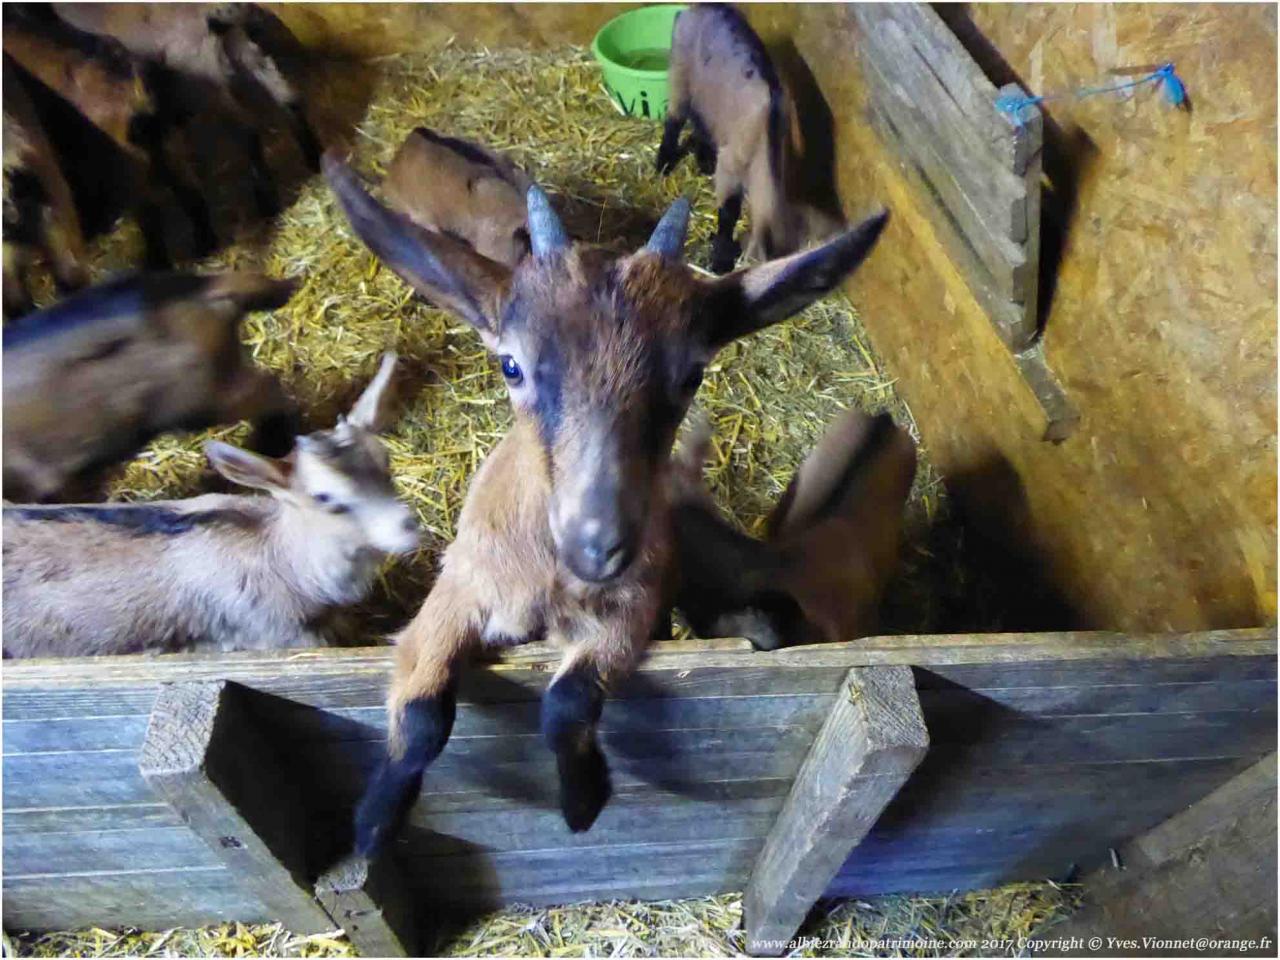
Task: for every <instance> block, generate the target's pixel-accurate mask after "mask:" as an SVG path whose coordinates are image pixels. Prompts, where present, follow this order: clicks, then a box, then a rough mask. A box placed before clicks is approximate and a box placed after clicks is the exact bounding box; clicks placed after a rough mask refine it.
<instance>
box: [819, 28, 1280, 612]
mask: <svg viewBox="0 0 1280 960" xmlns="http://www.w3.org/2000/svg"><path fill="white" fill-rule="evenodd" d="M945 15H946V16H947V18H948V19H949V20H951V21H952V22H953V23H955V25H956V26H957V27H958V28H960V29H961V30H963V28H964V27H965V26H966V25H971V33H972V36H970V37H967V38H966V39H967V41H968V42H969V43H970V44H971V45H972V46H973V48H974V49H976V50H978V51H979V52H980V53H981V52H983V49H984V45H985V49H986V53H987V54H988V55H987V56H985V57H984V58H983V59H985V60H986V61H987V62H985V63H984V66H987V67H988V72H989V74H991V75H992V79H993V80H994V81H995V82H996V83H1003V82H1007V81H1009V80H1020V81H1021V82H1022V83H1023V84H1024V86H1026V87H1027V88H1028V89H1029V90H1030V91H1032V92H1033V93H1039V92H1045V91H1053V90H1056V89H1067V88H1071V87H1075V86H1079V85H1083V84H1091V83H1094V82H1095V81H1097V79H1098V78H1100V77H1101V78H1104V81H1105V80H1106V79H1107V78H1108V72H1109V71H1111V70H1114V69H1123V68H1129V67H1137V66H1146V65H1158V64H1159V63H1162V62H1164V61H1165V60H1169V59H1173V60H1175V61H1176V63H1177V68H1178V72H1179V74H1180V75H1181V76H1182V77H1183V78H1184V80H1185V81H1186V83H1187V87H1188V89H1189V91H1190V94H1191V97H1192V101H1193V105H1194V109H1193V110H1192V111H1191V112H1190V113H1187V112H1183V111H1178V110H1174V109H1172V108H1170V107H1169V106H1168V105H1167V104H1165V103H1164V102H1163V100H1162V98H1161V96H1160V94H1159V93H1158V92H1157V91H1155V90H1154V89H1147V90H1144V91H1143V92H1141V93H1140V94H1139V95H1137V96H1135V97H1133V98H1131V99H1127V100H1126V99H1122V98H1117V97H1112V96H1106V97H1097V98H1093V99H1090V100H1085V101H1080V102H1075V103H1070V102H1068V103H1054V102H1051V103H1049V104H1047V105H1046V113H1047V116H1048V119H1049V121H1051V125H1052V127H1053V129H1052V131H1051V132H1048V133H1046V141H1048V142H1047V145H1046V157H1045V169H1046V171H1047V173H1048V174H1049V176H1050V177H1051V178H1054V177H1055V176H1056V179H1057V183H1056V184H1055V186H1056V187H1057V188H1058V191H1059V196H1061V195H1062V193H1063V192H1064V190H1065V192H1066V193H1068V194H1071V193H1074V199H1075V204H1074V211H1072V213H1071V218H1070V222H1069V225H1068V229H1067V230H1066V234H1065V242H1064V244H1063V247H1062V255H1061V262H1060V268H1059V269H1058V270H1057V271H1055V274H1054V275H1053V276H1052V277H1051V282H1050V287H1051V293H1050V291H1046V300H1047V301H1048V309H1047V312H1046V314H1045V321H1044V330H1045V332H1044V350H1045V355H1046V357H1047V359H1048V362H1049V365H1050V366H1051V367H1052V369H1053V370H1054V372H1055V373H1056V374H1057V375H1058V376H1059V378H1060V379H1061V380H1062V382H1063V386H1064V387H1065V389H1066V391H1067V393H1068V395H1069V396H1070V397H1071V399H1072V401H1073V402H1074V403H1075V404H1076V405H1077V406H1078V407H1079V408H1080V412H1081V416H1082V422H1081V427H1080V429H1079V431H1078V432H1077V433H1076V435H1075V436H1073V437H1071V438H1070V439H1069V440H1067V441H1066V442H1065V443H1063V444H1061V445H1059V446H1054V445H1051V444H1046V443H1043V442H1042V441H1041V440H1040V438H1039V435H1038V433H1037V430H1036V426H1035V425H1036V423H1037V420H1036V411H1035V408H1034V405H1033V403H1032V401H1031V400H1030V398H1029V396H1028V395H1027V394H1026V389H1025V387H1024V386H1023V385H1022V383H1021V382H1020V380H1019V378H1018V376H1017V373H1016V370H1015V368H1014V366H1013V362H1012V360H1011V359H1010V358H1009V356H1008V355H1007V353H1006V352H1005V351H1004V349H1003V347H1002V346H1001V345H1000V343H999V341H998V339H997V338H996V337H995V335H994V333H993V332H992V331H991V330H990V329H989V322H988V320H987V318H986V317H985V315H984V314H983V313H982V311H981V309H980V308H979V306H978V305H977V304H976V303H975V302H974V300H973V298H972V296H971V295H970V294H969V293H968V291H967V290H966V289H965V288H964V285H963V283H962V282H961V281H960V278H959V276H958V275H957V273H956V271H955V269H954V268H953V267H952V266H951V265H950V264H949V262H948V259H947V257H946V255H945V253H944V252H943V251H942V249H941V247H940V245H939V242H938V238H937V237H936V236H935V234H934V232H933V230H932V229H931V227H930V225H929V222H928V219H927V217H925V216H923V211H924V210H925V207H924V204H926V203H927V202H928V200H927V198H925V197H922V196H920V195H919V194H918V192H917V191H914V190H912V189H911V188H910V187H909V186H908V185H907V180H906V178H905V177H904V175H903V172H902V171H901V170H900V169H898V168H897V167H896V161H895V160H894V159H893V158H892V156H891V155H890V154H889V153H888V152H887V151H886V150H885V148H884V146H883V145H882V144H881V143H880V142H879V140H878V139H877V138H876V136H875V134H874V133H872V132H871V130H870V129H869V127H868V125H867V123H866V120H865V116H866V113H865V110H866V103H865V88H864V84H863V81H862V77H861V72H860V66H859V57H858V53H857V51H858V44H859V35H858V31H857V28H856V25H855V24H854V22H853V16H852V14H851V13H850V12H849V11H848V10H847V9H843V8H841V7H839V6H834V5H832V6H828V5H815V6H810V7H806V8H804V9H803V11H802V12H801V15H800V22H799V24H798V26H797V29H796V34H795V38H794V39H795V43H796V45H797V47H798V49H799V50H800V53H801V55H802V56H803V57H804V59H805V60H806V62H807V63H808V64H809V67H810V69H811V70H812V71H813V73H814V75H815V77H816V79H817V82H818V84H819V86H820V87H821V89H822V91H823V93H824V95H825V96H826V98H827V101H828V103H829V104H830V105H831V109H832V112H833V115H834V118H835V123H836V128H837V129H836V136H837V166H838V169H837V181H838V183H839V186H840V188H841V193H842V197H843V200H844V204H845V207H846V209H847V210H849V211H851V212H853V213H859V212H862V211H864V210H866V209H868V208H870V207H873V206H874V205H875V204H877V203H884V204H886V205H888V206H890V207H891V208H892V210H893V213H894V220H893V222H892V223H891V225H890V227H889V230H888V232H887V234H886V235H885V236H884V238H883V239H882V241H881V243H880V245H879V247H878V248H877V250H876V253H875V255H874V256H873V257H872V258H871V259H870V260H869V261H868V263H867V264H866V265H865V266H864V268H863V269H862V270H861V271H860V273H859V274H858V276H857V278H856V279H855V282H854V283H853V284H852V287H851V289H852V292H853V294H854V296H855V300H856V302H857V303H858V305H859V306H860V307H861V308H862V310H863V311H864V314H865V318H866V323H867V327H868V329H869V331H870V333H871V336H872V338H873V340H874V342H875V344H876V346H877V347H878V348H879V349H880V350H881V351H882V353H883V354H884V355H885V358H886V360H887V362H888V365H889V366H890V368H891V369H892V370H893V371H894V373H895V374H896V375H897V376H898V378H899V379H898V388H899V389H900V391H901V392H902V393H903V394H904V395H905V397H906V399H907V401H908V402H909V403H910V405H911V407H912V410H913V412H914V413H915V416H916V419H917V421H918V423H919V424H920V427H921V430H922V433H923V436H924V440H925V443H926V445H927V447H928V448H929V452H930V454H931V457H932V460H933V462H934V463H935V464H937V465H938V466H939V467H940V469H941V470H942V471H943V472H944V474H946V475H947V476H948V480H949V482H950V484H951V486H952V489H953V492H955V493H956V494H957V496H958V498H959V500H960V502H961V504H962V506H963V507H964V509H965V510H966V512H967V514H968V517H969V519H970V521H971V522H972V523H973V524H974V525H975V526H977V527H985V528H986V530H985V531H984V532H985V533H986V534H987V535H989V536H990V537H992V538H993V539H995V540H996V541H1000V542H1004V543H1006V544H1007V545H1008V547H1009V549H1010V550H1011V551H1013V552H1016V553H1023V554H1026V555H1027V556H1034V557H1035V558H1036V559H1037V562H1038V566H1039V567H1040V568H1041V569H1040V570H1039V574H1040V575H1042V576H1043V577H1044V578H1045V579H1046V580H1047V581H1049V582H1050V585H1051V588H1052V591H1053V592H1054V593H1055V594H1056V595H1057V596H1059V597H1061V599H1062V600H1063V602H1064V603H1063V605H1064V609H1065V610H1067V611H1069V614H1066V615H1065V616H1068V617H1069V618H1070V619H1071V620H1073V621H1074V622H1075V623H1077V624H1081V625H1084V624H1087V625H1092V626H1107V627H1115V628H1123V629H1138V628H1142V629H1174V628H1177V629H1193V628H1204V627H1217V626H1227V625H1244V624H1251V623H1264V622H1274V619H1275V615H1276V593H1275V576H1276V569H1275V536H1276V512H1275V484H1276V460H1275V456H1276V455H1275V437H1276V424H1275V409H1276V407H1275V404H1276V390H1275V387H1276V381H1275V376H1276V346H1275V333H1276V297H1275V289H1276V240H1275V223H1276V191H1275V177H1276V158H1275V141H1276V120H1275V85H1276V83H1275V81H1276V38H1275V11H1274V10H1273V9H1270V8H1263V7H1249V6H1244V5H1222V6H1177V7H1175V6H1172V5H1132V4H1130V5H1002V4H990V5H988V4H971V5H964V7H963V8H957V9H956V10H954V11H950V12H947V13H946V14H945ZM969 18H971V19H969ZM1064 173H1067V174H1073V175H1074V176H1072V177H1064ZM1068 181H1072V182H1068ZM1059 222H1060V220H1059ZM1048 246H1049V247H1050V251H1049V254H1048V255H1049V257H1050V258H1051V259H1052V257H1053V254H1052V246H1053V245H1052V244H1049V245H1048Z"/></svg>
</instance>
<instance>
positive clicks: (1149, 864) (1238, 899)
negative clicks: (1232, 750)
mask: <svg viewBox="0 0 1280 960" xmlns="http://www.w3.org/2000/svg"><path fill="white" fill-rule="evenodd" d="M1083 886H1084V902H1085V905H1084V907H1083V908H1082V909H1081V910H1080V911H1079V912H1078V913H1076V914H1075V915H1074V916H1072V917H1069V918H1068V919H1067V920H1065V921H1064V922H1063V923H1061V924H1058V925H1057V926H1053V927H1050V928H1048V929H1047V930H1045V931H1043V932H1042V933H1040V934H1039V935H1038V936H1037V940H1038V941H1039V943H1038V944H1036V946H1035V949H1034V951H1033V952H1034V954H1035V955H1036V956H1049V957H1053V956H1098V955H1101V956H1108V957H1148V956H1155V957H1158V956H1196V955H1200V956H1216V955H1220V954H1222V953H1224V952H1229V953H1231V954H1232V955H1233V956H1241V957H1247V956H1256V957H1274V956H1275V955H1276V755H1275V754H1274V753H1272V754H1270V755H1268V756H1266V757H1264V758H1263V759H1262V760H1260V761H1259V762H1258V763H1255V764H1254V765H1253V766H1251V767H1249V768H1248V769H1247V770H1245V771H1243V772H1242V773H1240V774H1238V775H1237V776H1236V777H1234V778H1232V779H1231V780H1228V781H1227V782H1226V783H1225V784H1223V785H1222V786H1220V787H1219V788H1218V789H1216V790H1214V791H1213V792H1212V793H1210V794H1208V795H1207V796H1205V797H1204V798H1203V799H1201V800H1199V801H1198V802H1197V803H1194V804H1192V805H1191V806H1190V807H1188V808H1187V809H1185V810H1183V811H1182V812H1180V813H1178V814H1175V815H1174V816H1173V817H1170V818H1169V819H1168V820H1166V821H1164V822H1163V823H1161V824H1159V825H1158V826H1156V827H1154V828H1152V829H1151V830H1148V831H1147V832H1146V833H1145V834H1142V835H1140V836H1138V837H1136V838H1135V839H1133V840H1131V841H1130V842H1129V843H1126V844H1124V845H1123V846H1121V847H1120V848H1119V850H1118V851H1116V852H1115V853H1114V855H1113V861H1112V863H1110V864H1107V865H1106V866H1104V867H1102V868H1100V869H1098V870H1096V871H1094V872H1092V873H1090V874H1087V875H1086V876H1085V877H1084V880H1083ZM1201 940H1207V941H1208V942H1207V943H1203V942H1202V943H1199V944H1198V945H1197V946H1194V947H1193V946H1191V944H1196V943H1197V941H1201ZM1155 941H1163V943H1162V944H1161V943H1157V942H1155ZM1226 941H1232V945H1231V946H1227V945H1226ZM1099 943H1101V944H1102V948H1101V949H1099V947H1098V946H1097V945H1096V944H1099ZM1090 944H1094V946H1090Z"/></svg>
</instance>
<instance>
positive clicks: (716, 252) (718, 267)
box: [711, 237, 741, 273]
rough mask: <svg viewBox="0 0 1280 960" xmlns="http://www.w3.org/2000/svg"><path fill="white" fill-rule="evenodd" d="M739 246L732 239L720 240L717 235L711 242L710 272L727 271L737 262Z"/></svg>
mask: <svg viewBox="0 0 1280 960" xmlns="http://www.w3.org/2000/svg"><path fill="white" fill-rule="evenodd" d="M740 252H741V250H740V248H739V246H738V245H737V244H736V243H734V242H733V241H732V240H728V241H725V240H721V239H720V238H719V237H717V238H716V239H715V240H713V241H712V242H711V272H712V273H728V272H729V271H730V270H732V269H733V265H734V264H735V263H737V262H738V254H739V253H740Z"/></svg>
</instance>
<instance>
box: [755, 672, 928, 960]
mask: <svg viewBox="0 0 1280 960" xmlns="http://www.w3.org/2000/svg"><path fill="white" fill-rule="evenodd" d="M928 747H929V734H928V731H927V730H926V729H925V725H924V717H923V715H922V714H921V712H920V700H919V698H918V697H917V696H916V689H915V682H914V680H913V679H912V675H911V669H910V668H909V667H854V668H853V669H851V670H850V671H849V673H848V675H847V677H846V678H845V683H844V685H843V687H842V690H841V695H840V696H837V698H836V701H835V703H834V705H833V706H832V708H831V712H830V713H829V714H827V719H826V722H825V723H824V724H823V726H822V729H821V730H820V731H819V733H818V736H817V739H815V740H814V742H813V746H812V748H811V749H810V750H809V754H808V756H807V757H806V758H805V761H804V764H803V765H802V766H801V768H800V772H799V773H798V774H797V775H796V779H795V783H794V784H792V787H791V793H790V795H789V796H788V797H787V802H786V804H785V806H783V808H782V812H781V813H779V814H778V819H777V820H776V821H775V822H774V825H773V829H772V830H770V831H769V836H768V837H767V838H766V839H765V843H764V848H763V849H762V850H761V851H760V858H759V859H758V860H757V861H756V865H755V868H754V869H753V870H752V873H751V881H750V883H749V885H748V886H747V892H746V894H745V895H744V897H743V907H742V912H743V919H744V920H745V922H746V927H747V949H748V951H749V952H750V953H752V954H755V955H757V956H777V955H779V954H781V953H783V952H785V950H786V947H787V941H789V940H790V939H791V937H792V936H793V935H794V934H795V932H796V930H797V929H798V928H799V926H800V924H801V922H802V921H803V920H804V918H805V914H807V913H808V912H809V908H810V907H811V906H812V905H813V903H814V901H815V900H817V899H818V897H820V896H822V893H823V891H824V890H826V888H827V885H828V884H829V883H830V882H831V879H832V878H833V877H834V876H835V875H836V872H837V871H838V870H839V869H840V866H841V864H843V863H844V861H845V859H846V858H847V857H848V856H849V851H850V850H852V849H853V848H854V847H856V846H857V845H858V843H860V842H861V840H862V838H863V837H864V836H866V834H867V831H868V830H870V829H871V827H872V825H873V824H875V822H876V820H877V819H878V818H879V816H880V813H881V811H882V810H884V808H885V806H887V805H888V803H889V801H890V800H892V799H893V797H894V795H895V794H896V793H897V792H898V790H899V789H900V788H901V787H902V785H903V783H905V782H906V780H907V778H908V777H909V776H910V775H911V772H912V771H913V770H915V768H916V765H917V764H919V763H920V761H921V759H923V757H924V755H925V752H926V751H927V750H928Z"/></svg>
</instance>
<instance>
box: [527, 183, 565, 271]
mask: <svg viewBox="0 0 1280 960" xmlns="http://www.w3.org/2000/svg"><path fill="white" fill-rule="evenodd" d="M525 203H526V204H527V206H528V209H529V245H530V246H531V247H532V248H533V255H534V256H535V257H547V256H550V255H552V254H555V253H559V252H560V251H561V250H563V249H564V248H565V247H567V246H568V245H569V237H568V235H567V234H566V233H565V232H564V226H563V225H561V223H560V218H559V217H557V216H556V212H555V211H554V210H552V209H551V201H550V200H548V199H547V195H546V194H545V193H543V192H542V188H541V187H539V186H538V185H537V184H536V183H535V184H533V185H532V186H531V187H529V192H528V194H526V196H525Z"/></svg>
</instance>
